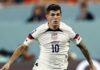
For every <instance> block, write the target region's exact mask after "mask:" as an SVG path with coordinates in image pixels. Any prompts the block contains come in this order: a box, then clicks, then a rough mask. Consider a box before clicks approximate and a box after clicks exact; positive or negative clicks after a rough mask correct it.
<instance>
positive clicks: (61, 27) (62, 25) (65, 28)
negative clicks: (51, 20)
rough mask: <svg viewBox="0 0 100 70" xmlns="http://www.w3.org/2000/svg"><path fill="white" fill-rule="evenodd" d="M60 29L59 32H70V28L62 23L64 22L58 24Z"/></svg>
mask: <svg viewBox="0 0 100 70" xmlns="http://www.w3.org/2000/svg"><path fill="white" fill-rule="evenodd" d="M60 29H61V30H67V31H69V30H72V27H71V26H69V25H67V24H66V23H64V22H60Z"/></svg>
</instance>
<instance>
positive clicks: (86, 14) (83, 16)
mask: <svg viewBox="0 0 100 70" xmlns="http://www.w3.org/2000/svg"><path fill="white" fill-rule="evenodd" d="M77 19H78V20H94V15H93V14H92V13H91V12H90V11H89V10H88V5H87V3H85V2H83V3H81V5H80V14H79V15H78V17H77Z"/></svg>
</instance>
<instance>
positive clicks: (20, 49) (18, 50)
mask: <svg viewBox="0 0 100 70" xmlns="http://www.w3.org/2000/svg"><path fill="white" fill-rule="evenodd" d="M27 48H28V46H26V45H24V44H21V45H20V46H19V47H18V48H16V50H15V51H14V53H13V55H12V56H11V58H10V59H9V61H8V62H7V63H6V64H5V65H4V66H3V67H2V68H1V69H0V70H9V67H10V65H11V64H12V63H13V62H14V61H15V60H16V59H17V58H18V57H19V56H20V55H21V54H22V52H23V51H24V50H25V49H27Z"/></svg>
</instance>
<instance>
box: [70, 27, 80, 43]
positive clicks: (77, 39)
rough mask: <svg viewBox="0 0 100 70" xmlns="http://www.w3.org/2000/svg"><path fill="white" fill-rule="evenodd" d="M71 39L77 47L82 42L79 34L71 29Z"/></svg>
mask: <svg viewBox="0 0 100 70" xmlns="http://www.w3.org/2000/svg"><path fill="white" fill-rule="evenodd" d="M69 38H70V40H71V41H73V42H74V43H75V44H76V45H78V44H79V43H80V42H81V41H82V38H81V36H80V35H79V34H77V33H75V32H74V31H73V30H72V29H70V34H69Z"/></svg>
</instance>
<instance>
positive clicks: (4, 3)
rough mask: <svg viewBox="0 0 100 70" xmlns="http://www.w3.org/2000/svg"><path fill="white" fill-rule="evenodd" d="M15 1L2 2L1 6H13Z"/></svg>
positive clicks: (6, 0)
mask: <svg viewBox="0 0 100 70" xmlns="http://www.w3.org/2000/svg"><path fill="white" fill-rule="evenodd" d="M12 1H13V0H0V4H1V5H2V6H3V7H6V6H10V5H12V4H13V2H12Z"/></svg>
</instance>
